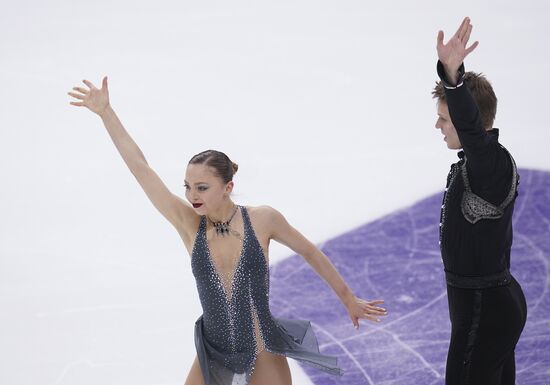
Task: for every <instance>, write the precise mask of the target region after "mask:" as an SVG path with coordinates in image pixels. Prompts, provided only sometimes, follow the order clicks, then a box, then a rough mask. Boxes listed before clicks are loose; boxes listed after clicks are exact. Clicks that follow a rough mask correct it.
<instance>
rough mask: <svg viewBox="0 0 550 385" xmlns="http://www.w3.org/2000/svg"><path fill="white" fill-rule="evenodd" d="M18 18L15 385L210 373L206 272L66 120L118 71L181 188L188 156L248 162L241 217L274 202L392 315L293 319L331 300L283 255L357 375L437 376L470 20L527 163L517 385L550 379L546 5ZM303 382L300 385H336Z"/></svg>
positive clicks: (39, 13) (4, 210) (4, 279)
mask: <svg viewBox="0 0 550 385" xmlns="http://www.w3.org/2000/svg"><path fill="white" fill-rule="evenodd" d="M1 5H2V7H1V8H0V9H1V12H0V49H1V53H0V84H1V88H0V181H1V182H0V183H1V184H0V218H1V220H0V325H1V328H0V342H1V343H0V362H1V365H0V384H2V385H4V384H6V385H71V384H79V385H99V384H101V385H175V384H178V385H181V384H183V382H184V380H185V377H186V375H187V371H188V369H189V366H190V365H191V362H192V360H193V358H194V355H195V352H194V347H193V334H192V333H193V324H194V322H195V320H196V319H197V317H198V316H199V315H200V313H201V309H200V305H199V302H198V298H197V294H196V288H195V284H194V280H193V276H192V273H191V269H190V263H189V256H188V254H187V252H186V250H185V248H184V247H183V245H182V242H181V240H180V239H179V237H178V235H177V233H176V232H175V231H174V230H173V229H172V228H171V227H170V225H169V224H168V223H167V222H166V221H165V220H164V219H163V218H162V217H161V216H160V215H159V214H158V213H157V212H156V211H155V210H154V208H153V207H152V206H151V204H150V203H149V202H148V201H147V199H146V197H145V196H144V194H143V192H142V191H140V189H139V186H138V185H137V184H136V182H135V180H134V178H133V177H132V175H131V174H130V173H129V172H128V170H127V169H126V167H125V165H124V164H123V162H122V161H121V159H120V157H119V155H118V154H117V153H116V150H115V149H114V147H113V145H112V143H111V142H110V140H109V138H108V135H107V134H106V132H105V130H104V128H103V127H102V125H101V121H100V120H99V119H98V118H97V117H96V116H93V115H92V114H91V113H90V112H89V111H86V110H83V109H76V108H74V107H71V106H70V105H69V97H68V96H67V94H66V92H67V91H69V90H70V89H71V87H73V86H75V85H78V84H80V81H81V80H82V79H84V78H88V79H90V80H92V81H94V82H95V83H96V84H99V81H100V79H101V77H102V76H103V75H109V80H110V84H109V86H110V96H111V103H112V105H113V108H114V109H115V111H116V112H117V113H118V115H119V116H120V118H121V120H122V122H123V123H124V125H125V127H126V128H127V129H128V131H129V132H130V134H131V135H132V136H133V138H134V139H135V140H136V142H137V143H138V144H139V145H140V147H141V149H142V150H143V152H144V153H145V155H146V157H147V159H148V161H149V163H150V165H151V166H152V167H153V168H154V169H155V171H156V172H157V173H158V174H159V175H160V176H161V177H162V179H163V180H164V181H165V183H166V185H167V186H168V187H169V188H170V189H171V190H172V191H173V192H174V193H176V194H178V195H181V196H183V187H182V185H183V175H184V171H185V166H186V164H187V162H188V160H189V159H190V157H191V156H192V155H194V154H195V153H197V152H199V151H202V150H205V149H207V148H215V149H219V150H223V151H225V152H226V153H227V154H228V155H229V156H230V157H231V158H232V159H233V160H234V161H236V162H237V163H239V166H240V167H239V172H238V174H237V175H236V178H235V184H236V188H235V190H234V200H235V201H236V202H237V203H239V204H243V205H252V206H254V205H260V204H268V205H271V206H273V207H275V208H277V209H278V210H279V211H281V212H282V213H283V214H284V215H285V217H286V218H287V219H288V221H289V222H290V223H291V224H292V225H293V226H295V227H296V228H297V229H299V230H300V231H301V232H302V233H303V234H304V235H306V236H307V237H308V238H309V239H311V240H312V241H313V242H315V243H316V244H319V245H321V246H322V247H323V248H324V250H325V251H326V252H327V253H329V255H330V256H331V257H333V258H335V259H336V261H337V262H338V266H339V268H340V269H342V272H343V274H344V275H346V276H347V277H350V280H351V281H350V283H351V284H352V285H354V287H355V285H357V289H358V290H361V293H362V294H364V295H365V296H366V297H368V298H371V297H372V296H381V297H383V298H384V299H385V300H386V301H387V306H388V308H389V309H390V310H391V315H390V316H389V317H388V319H387V320H385V321H384V323H383V324H381V325H371V324H366V323H365V324H363V325H362V327H361V329H360V331H359V332H358V333H356V332H355V331H354V330H353V329H352V328H351V325H348V324H347V323H345V326H344V327H342V328H339V327H338V325H340V323H343V322H344V320H343V319H342V317H343V309H342V308H341V306H340V305H338V304H336V303H334V298H333V297H331V295H329V294H328V293H327V292H326V289H322V290H324V291H323V293H325V294H324V298H326V301H327V303H322V304H321V303H316V306H315V309H311V307H310V305H311V303H310V302H307V303H305V306H304V304H302V303H299V302H295V303H294V302H291V301H290V299H291V297H290V295H289V294H288V293H287V292H286V291H285V290H286V288H285V286H284V281H283V280H282V279H290V280H296V282H298V283H300V285H302V286H299V287H300V288H301V289H300V290H301V291H300V293H299V295H298V294H297V295H296V296H295V299H296V300H298V299H299V298H300V296H308V295H311V294H312V293H308V290H309V289H310V286H311V289H312V290H313V289H314V290H315V294H318V293H320V292H321V291H320V290H321V287H322V286H320V285H321V284H320V280H319V279H318V278H313V275H312V273H311V270H310V269H308V268H305V267H304V268H300V269H299V270H297V271H295V270H293V273H292V275H290V276H288V274H287V275H285V274H283V273H284V269H291V268H292V269H293V267H292V266H295V265H293V264H298V263H299V261H298V259H297V258H295V257H291V258H289V259H286V258H287V257H288V256H289V255H291V254H292V251H290V250H288V249H286V248H284V247H282V246H279V245H277V244H275V243H272V245H271V248H270V262H271V264H272V265H273V268H274V279H273V290H274V291H273V293H272V295H271V299H272V300H273V305H274V310H276V311H277V312H283V313H286V312H288V313H292V314H296V315H297V316H298V315H301V314H302V313H300V312H302V311H303V312H310V313H311V320H312V322H313V323H314V324H315V325H316V327H318V328H320V329H319V330H320V332H319V335H320V337H321V338H322V342H323V350H326V351H329V352H333V353H334V354H338V355H341V356H342V362H343V364H344V365H345V366H346V368H347V369H348V373H347V374H346V375H345V377H344V378H345V379H346V381H347V380H348V378H349V381H354V382H353V384H361V383H368V382H367V381H368V380H367V379H366V378H367V376H366V375H368V376H369V378H371V380H372V381H374V383H375V384H385V382H384V381H383V380H382V379H388V381H390V380H391V378H394V379H397V378H401V379H403V378H407V371H411V372H412V373H413V376H416V377H411V378H417V379H418V378H420V376H424V377H422V378H428V379H429V380H430V381H431V380H433V381H435V383H438V381H439V382H441V381H442V380H441V376H442V374H443V366H442V365H443V364H442V363H443V362H444V355H445V353H444V351H445V340H446V338H447V334H446V333H448V321H447V313H446V309H445V307H444V304H445V298H444V292H443V291H442V276H441V270H440V267H441V266H440V265H439V264H440V262H439V257H438V254H437V250H436V246H435V244H434V242H433V240H434V237H436V235H437V234H436V232H435V231H432V230H433V229H432V228H431V227H430V226H433V224H432V223H431V222H430V221H432V219H433V218H435V216H437V215H438V210H435V211H433V207H435V208H437V206H438V205H439V199H440V198H439V194H440V191H441V190H442V188H443V187H444V182H445V176H446V175H447V172H448V168H449V165H450V163H452V162H454V161H455V160H456V154H455V152H454V151H449V150H447V149H446V148H445V143H444V142H443V140H442V136H441V134H440V133H439V132H438V131H436V130H435V129H434V128H433V127H434V124H435V118H436V107H435V103H434V101H433V100H432V99H431V95H430V91H431V89H432V87H433V85H434V82H435V79H436V74H435V61H436V53H435V41H436V34H437V31H438V30H439V29H444V30H445V32H446V35H447V36H450V35H451V34H452V33H454V30H455V29H456V27H457V25H458V24H459V22H460V21H461V19H462V17H463V16H466V15H467V16H470V17H471V19H472V22H473V24H474V32H473V35H472V37H473V39H478V40H479V41H480V45H479V47H478V48H477V50H476V51H475V52H474V53H472V55H471V57H469V58H468V59H467V61H466V68H467V69H469V70H474V71H480V72H483V73H485V74H487V76H488V78H489V79H490V80H491V82H492V84H493V86H494V88H495V91H496V94H497V96H498V98H499V107H498V112H497V120H496V123H495V125H496V126H497V127H499V128H500V129H501V133H500V140H501V142H502V143H503V144H504V145H505V146H506V147H507V148H508V149H509V150H510V151H511V152H512V154H513V155H514V157H515V159H516V161H517V163H518V166H519V167H521V168H522V186H521V187H522V194H523V195H521V196H520V201H521V202H523V204H524V207H525V208H524V210H523V211H522V212H520V210H519V209H518V213H517V214H518V215H517V217H516V221H517V234H518V235H517V236H516V238H515V240H514V257H513V271H514V273H515V274H516V275H517V276H518V279H519V280H520V281H521V283H522V284H523V287H524V289H525V290H526V293H527V295H528V300H529V301H530V302H529V305H530V313H529V319H528V323H527V328H526V331H525V334H524V336H523V338H522V340H521V344H520V349H521V351H520V352H518V365H519V367H520V373H519V375H518V378H519V380H518V384H519V385H525V384H535V383H538V384H543V383H545V382H544V381H548V380H546V378H548V374H550V373H548V367H549V365H548V361H544V360H547V358H546V357H548V356H550V351H549V349H548V344H547V339H546V338H547V336H548V330H549V328H550V325H549V324H548V322H546V321H545V317H546V318H548V316H549V315H550V312H549V309H548V305H547V302H545V301H547V296H546V290H547V286H546V285H547V272H548V267H547V259H548V243H547V242H548V239H550V231H549V230H548V222H544V218H546V221H548V216H546V217H544V214H541V213H548V211H547V210H548V200H547V198H548V192H547V191H548V187H547V186H548V182H547V174H545V173H544V172H548V171H549V170H550V156H549V155H548V154H549V152H548V143H549V142H550V132H549V126H548V114H547V110H548V106H547V104H548V102H547V93H548V91H547V90H548V89H550V79H549V78H548V76H546V74H548V72H549V69H550V68H549V64H548V63H550V57H549V51H548V49H547V47H549V46H550V44H549V40H550V24H549V23H548V20H549V19H550V6H549V5H548V2H547V1H543V0H527V1H522V2H517V1H507V0H505V1H498V2H497V1H473V0H467V1H463V2H461V3H460V4H456V3H451V2H445V1H435V0H420V1H415V2H411V1H407V0H397V1H392V2H376V3H374V2H365V1H352V0H342V1H313V0H294V1H277V2H262V1H257V0H254V1H252V0H250V1H244V0H235V1H231V2H227V1H226V2H223V1H200V2H198V1H193V2H191V1H167V0H159V1H155V2H151V1H144V0H136V1H129V0H118V1H112V0H110V1H107V0H96V1H93V2H90V1H81V0H75V1H67V0H45V1H38V0H21V1H17V2H7V1H3V2H2V3H1ZM537 170H541V171H537ZM528 175H530V176H529V177H528ZM529 178H531V179H529ZM544 186H546V187H544ZM537 189H538V190H537ZM545 189H546V190H545ZM533 191H539V192H538V193H536V194H534V193H532V192H533ZM540 191H542V192H540ZM434 194H435V195H434ZM528 194H529V195H528ZM533 194H534V195H533ZM537 194H538V195H537ZM535 196H537V197H540V198H537V199H535V198H533V197H535ZM426 197H429V198H426ZM544 199H546V200H544ZM544 202H546V203H544ZM528 210H530V211H528ZM537 213H538V214H537ZM413 214H414V215H416V217H414V215H413ZM400 218H401V219H402V220H401V219H400ZM421 229H425V230H426V233H425V234H424V233H421V234H419V233H418V232H419V231H421ZM354 234H355V235H354ZM415 234H416V238H415V237H414V236H413V235H415ZM363 235H364V237H362V236H363ZM357 236H359V238H353V237H357ZM350 237H351V238H350ZM369 237H374V238H375V241H376V242H370V238H369ZM381 237H385V238H384V239H387V242H381V241H380V240H379V239H378V238H381ZM327 240H330V241H327ZM342 240H345V242H343V243H342ZM407 242H409V243H407ZM414 242H417V243H416V245H417V247H416V248H415V249H413V246H414ZM353 245H356V247H357V248H356V249H355V248H353V247H354V246H353ZM369 247H370V248H369ZM344 251H345V252H346V253H344ZM363 251H364V252H365V253H366V254H365V258H364V259H363V260H362V262H361V264H359V265H356V266H355V265H354V266H349V265H348V264H347V263H346V262H347V261H348V259H347V258H350V259H352V258H358V259H360V258H359V257H360V255H363V254H360V253H362V252H363ZM428 251H429V252H428ZM348 252H349V253H348ZM413 252H416V254H412V253H413ZM422 252H425V253H426V254H422ZM380 258H382V259H380ZM390 260H391V261H392V262H391V263H390V262H389V261H390ZM404 261H408V263H409V265H408V266H409V268H408V269H405V268H404V267H403V266H402V264H403V262H404ZM296 266H303V265H296ZM391 272H393V274H392V273H391ZM283 275H285V276H284V277H283ZM306 277H307V278H306ZM367 278H368V279H367ZM423 280H425V281H423ZM416 282H422V284H423V285H418V286H415V285H414V283H416ZM304 285H305V286H304ZM386 288H387V290H385V289H386ZM418 304H422V305H420V306H428V307H430V309H432V310H433V311H431V312H426V311H424V312H417V313H415V309H417V308H418ZM294 312H295V313H294ZM308 314H309V313H308ZM308 314H304V316H307V317H309V315H308ZM436 322H437V324H438V325H439V326H438V328H436V327H430V325H432V323H433V324H434V325H435V323H436ZM321 328H324V329H325V332H323V331H322V330H321ZM330 336H332V337H334V338H335V339H334V340H331V338H332V337H330ZM355 337H358V338H355ZM337 341H345V342H337ZM426 341H429V343H430V344H433V345H428V343H427V342H426ZM339 344H343V345H342V346H344V347H345V348H346V349H347V352H344V351H343V350H342V346H340V345H339ZM373 349H374V350H373ZM351 353H354V354H353V355H352V354H351ZM352 356H353V357H355V358H354V359H351V358H350V357H352ZM354 360H355V361H354ZM291 365H292V375H293V379H294V384H297V385H308V384H312V380H313V381H316V382H318V383H326V382H325V381H329V380H326V379H325V378H324V377H322V376H321V377H320V374H319V373H314V372H309V371H307V372H304V371H303V370H302V369H301V368H300V367H299V366H297V365H296V364H295V363H291ZM389 372H391V373H393V375H392V374H390V373H389ZM310 375H311V378H310V377H309V376H310ZM545 375H546V377H545ZM537 376H540V377H537ZM342 380H343V379H342ZM361 381H363V382H361ZM536 381H539V382H536ZM343 383H347V382H345V381H344V382H343ZM350 383H352V382H350ZM416 383H419V382H418V381H417V382H416ZM547 383H550V381H548V382H547Z"/></svg>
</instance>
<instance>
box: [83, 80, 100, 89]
mask: <svg viewBox="0 0 550 385" xmlns="http://www.w3.org/2000/svg"><path fill="white" fill-rule="evenodd" d="M82 83H84V84H86V85H87V86H88V88H90V89H91V90H97V88H96V86H94V84H93V83H92V82H91V81H89V80H86V79H84V80H82Z"/></svg>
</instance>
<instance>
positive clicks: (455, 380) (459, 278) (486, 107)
mask: <svg viewBox="0 0 550 385" xmlns="http://www.w3.org/2000/svg"><path fill="white" fill-rule="evenodd" d="M471 32H472V24H471V23H470V19H469V18H465V19H464V21H463V22H462V24H461V25H460V27H459V28H458V31H457V32H456V33H455V34H454V36H453V37H452V38H451V39H450V40H449V41H448V42H447V44H444V43H443V32H442V31H439V34H438V36H437V54H438V57H439V61H438V63H437V72H438V74H439V77H440V78H441V81H440V82H438V83H437V85H436V87H435V89H434V91H433V96H434V98H436V99H437V100H438V105H437V111H438V115H439V116H438V119H437V122H436V124H435V127H436V128H437V129H440V130H441V133H442V134H443V135H444V137H445V138H444V139H445V141H446V143H447V147H448V148H450V149H453V150H459V149H461V150H462V151H460V152H459V153H458V155H459V158H460V160H459V161H458V162H457V163H455V164H453V165H452V166H451V171H450V173H449V176H448V178H447V189H446V193H445V195H444V198H443V206H442V209H441V223H440V227H439V228H440V245H441V256H442V257H443V264H444V267H445V276H446V280H447V296H448V299H449V313H450V318H451V325H452V330H451V343H450V346H449V354H448V356H447V370H446V374H445V380H446V382H445V383H446V384H447V385H513V384H515V376H516V368H515V358H514V349H515V347H516V344H517V342H518V340H519V337H520V335H521V332H522V330H523V327H524V325H525V320H526V316H527V307H526V304H525V297H524V296H523V291H522V290H521V286H520V285H519V283H518V282H517V281H516V280H515V279H514V277H512V275H511V274H510V271H509V269H510V248H511V246H512V214H513V212H514V203H515V199H516V196H517V185H518V180H519V176H518V173H517V169H516V165H515V162H514V159H513V158H512V156H511V155H510V153H509V152H508V151H507V150H506V149H505V148H504V147H502V145H501V144H500V143H499V141H498V129H496V128H493V121H494V119H495V114H496V109H497V98H496V96H495V93H494V92H493V88H492V87H491V84H490V83H489V82H488V81H487V79H486V78H485V77H483V76H482V75H480V74H476V73H473V72H466V73H465V72H464V63H463V61H464V59H465V58H466V56H467V55H468V54H469V53H470V52H472V51H473V50H474V49H475V48H476V47H477V45H478V43H477V42H475V43H473V44H472V45H471V46H470V47H468V48H466V46H467V45H468V40H469V39H470V34H471Z"/></svg>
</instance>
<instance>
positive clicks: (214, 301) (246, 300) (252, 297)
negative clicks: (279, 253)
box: [69, 77, 386, 385]
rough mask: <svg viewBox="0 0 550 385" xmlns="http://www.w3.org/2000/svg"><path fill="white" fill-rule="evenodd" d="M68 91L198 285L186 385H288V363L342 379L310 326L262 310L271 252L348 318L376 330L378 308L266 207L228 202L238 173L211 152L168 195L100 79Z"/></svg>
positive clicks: (265, 307) (195, 159)
mask: <svg viewBox="0 0 550 385" xmlns="http://www.w3.org/2000/svg"><path fill="white" fill-rule="evenodd" d="M83 82H84V84H85V85H86V87H74V88H73V91H72V92H69V95H71V96H72V97H74V98H75V99H77V101H72V102H71V104H72V105H74V106H79V107H87V108H88V109H89V110H91V111H92V112H94V113H96V114H97V115H99V117H100V118H101V119H102V120H103V123H104V125H105V128H106V129H107V132H108V133H109V135H110V136H111V139H112V140H113V142H114V144H115V146H116V148H117V150H118V151H119V153H120V155H121V156H122V159H123V160H124V162H125V163H126V165H127V166H128V168H129V169H130V171H131V172H132V174H133V175H134V176H135V178H136V179H137V181H138V182H139V184H140V185H141V187H142V188H143V190H144V191H145V193H146V194H147V196H148V197H149V199H150V200H151V202H152V203H153V205H154V206H155V207H156V208H157V209H158V211H160V213H161V214H162V215H163V216H164V217H165V218H166V219H167V220H168V221H169V222H170V223H171V224H172V225H173V226H174V227H175V228H176V230H177V231H178V233H179V234H180V236H181V238H182V240H183V242H184V244H185V247H186V248H187V251H188V252H189V254H190V255H191V265H192V269H193V274H194V276H195V279H196V284H197V289H198V292H199V297H200V301H201V305H202V308H203V315H202V316H201V317H200V318H199V319H198V320H197V322H196V324H195V346H196V350H197V357H196V358H195V361H194V363H193V365H192V367H191V370H190V372H189V375H188V377H187V380H186V382H185V384H186V385H199V384H203V385H204V384H205V385H234V384H243V385H246V384H252V385H254V384H258V385H265V384H269V385H289V384H291V376H290V371H289V368H288V363H287V361H286V357H292V358H295V359H298V360H300V361H302V362H306V363H309V364H312V365H314V366H316V367H318V368H320V369H322V370H325V371H327V372H329V373H333V374H341V370H340V369H339V368H338V367H337V363H336V358H334V357H328V356H324V355H321V354H320V353H319V349H318V346H317V340H316V338H315V335H314V334H313V331H312V329H311V325H310V324H309V322H307V321H300V320H294V321H289V320H283V319H276V318H274V317H273V316H272V315H271V312H270V310H269V297H268V296H269V267H268V259H267V258H268V246H269V242H270V241H271V240H272V239H273V240H275V241H277V242H280V243H282V244H284V245H286V246H288V247H289V248H291V249H292V250H293V251H294V252H296V253H297V254H300V255H302V256H303V257H304V258H305V260H306V261H307V262H308V263H309V264H310V265H311V266H312V267H313V269H315V271H316V272H317V273H318V274H319V275H320V276H321V277H322V278H323V279H324V280H325V281H326V282H327V283H328V284H329V285H330V287H331V288H332V289H333V290H334V292H335V293H336V294H337V295H338V297H339V298H340V300H341V301H342V303H343V305H344V306H345V308H346V309H347V311H348V313H349V317H350V318H351V321H352V323H353V325H354V326H355V327H356V328H357V327H358V326H359V319H360V318H365V319H368V320H371V321H375V322H378V321H379V316H383V315H386V310H385V309H383V308H381V307H379V306H378V305H380V304H381V303H383V301H381V300H375V301H365V300H362V299H360V298H357V297H356V296H355V295H354V294H353V292H352V291H351V289H350V288H349V287H348V285H347V284H346V283H345V282H344V280H343V279H342V277H341V276H340V274H339V273H338V272H337V271H336V269H335V268H334V266H333V265H332V263H331V262H330V260H329V259H328V257H327V256H326V255H325V254H323V253H322V252H321V251H320V250H319V249H317V248H316V247H315V246H314V245H313V244H312V243H311V242H310V241H308V240H307V239H306V238H305V237H304V236H303V235H302V234H300V233H299V232H298V231H297V230H296V229H294V228H293V227H292V226H290V225H289V224H288V222H287V221H286V220H285V218H284V217H283V216H282V215H281V214H280V213H279V212H278V211H276V210H275V209H273V208H271V207H269V206H260V207H245V206H239V205H236V204H235V203H234V202H233V200H232V199H231V191H232V189H233V175H234V174H235V172H236V171H237V165H236V164H235V163H233V162H232V161H231V160H229V158H228V157H227V156H226V155H225V154H223V153H221V152H218V151H213V150H208V151H204V152H201V153H199V154H197V155H195V156H193V157H192V158H191V160H190V161H189V164H188V166H187V170H186V174H185V188H186V193H185V196H186V198H187V200H188V202H189V203H187V202H185V201H183V200H182V199H180V198H179V197H177V196H176V195H174V194H172V193H171V192H170V191H169V190H168V188H167V187H166V186H165V185H164V183H163V182H162V180H161V179H160V178H159V177H158V176H157V174H156V173H155V172H154V171H153V170H152V169H151V168H150V167H149V165H148V164H147V161H146V160H145V157H144V156H143V153H142V152H141V151H140V149H139V147H138V146H137V145H136V143H135V142H134V141H133V140H132V138H131V137H130V135H129V134H128V133H127V132H126V130H125V129H124V127H123V126H122V123H121V122H120V120H119V119H118V117H117V115H116V114H115V112H114V111H113V109H112V108H111V106H110V103H109V92H108V85H107V78H106V77H105V78H104V79H103V82H102V87H101V88H100V89H98V88H96V87H95V86H94V85H93V84H92V83H91V82H89V81H87V80H84V81H83Z"/></svg>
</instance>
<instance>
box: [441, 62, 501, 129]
mask: <svg viewBox="0 0 550 385" xmlns="http://www.w3.org/2000/svg"><path fill="white" fill-rule="evenodd" d="M464 83H465V84H466V86H467V87H468V89H469V90H470V93H471V94H472V96H473V97H474V100H475V101H476V104H477V107H478V108H479V112H480V114H481V121H482V123H483V128H486V129H487V128H492V127H493V123H494V121H495V115H496V114H497V97H496V95H495V91H493V87H492V86H491V83H489V80H487V78H486V77H485V76H484V75H483V74H481V73H475V72H466V73H465V75H464ZM432 97H433V98H434V99H437V100H438V102H445V89H444V87H443V84H442V82H441V81H438V82H436V84H435V87H434V89H433V91H432Z"/></svg>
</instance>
